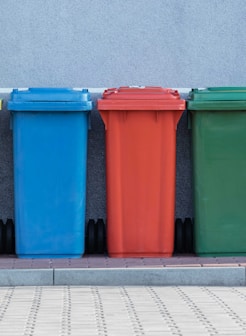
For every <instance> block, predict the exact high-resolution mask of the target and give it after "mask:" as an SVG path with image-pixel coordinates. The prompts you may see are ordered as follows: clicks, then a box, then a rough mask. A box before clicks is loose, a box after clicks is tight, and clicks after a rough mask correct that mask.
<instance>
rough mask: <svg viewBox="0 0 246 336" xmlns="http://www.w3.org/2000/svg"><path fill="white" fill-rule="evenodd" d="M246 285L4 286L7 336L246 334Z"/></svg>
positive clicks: (0, 300) (1, 317)
mask: <svg viewBox="0 0 246 336" xmlns="http://www.w3.org/2000/svg"><path fill="white" fill-rule="evenodd" d="M245 310H246V287H182V286H173V287H161V286H158V287H155V286H145V287H140V286H137V287H131V286H124V287H123V286H117V287H114V286H109V287H105V286H104V287H99V286H95V287H94V286H74V287H71V286H59V287H56V286H54V287H44V286H42V287H40V286H34V287H1V288H0V330H1V335H4V336H15V335H16V336H17V335H18V336H47V335H52V336H77V335H78V336H81V335H86V336H90V335H99V336H116V335H117V336H118V335H119V336H121V335H124V336H131V335H133V336H140V335H147V336H155V335H170V336H171V335H184V336H186V335H187V336H190V335H199V336H200V335H221V336H222V335H232V336H236V335H246V315H245Z"/></svg>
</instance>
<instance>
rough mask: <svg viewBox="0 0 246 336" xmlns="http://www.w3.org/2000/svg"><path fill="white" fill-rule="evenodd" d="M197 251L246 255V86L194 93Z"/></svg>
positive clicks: (191, 111)
mask: <svg viewBox="0 0 246 336" xmlns="http://www.w3.org/2000/svg"><path fill="white" fill-rule="evenodd" d="M187 108H188V112H189V113H188V115H189V116H190V120H191V128H192V152H193V189H194V245H195V246H194V249H195V252H196V254H197V255H199V256H213V257H216V256H238V255H246V87H214V88H207V89H193V90H192V91H191V92H190V94H189V99H188V101H187Z"/></svg>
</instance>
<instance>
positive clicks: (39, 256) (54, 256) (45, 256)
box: [17, 254, 83, 259]
mask: <svg viewBox="0 0 246 336" xmlns="http://www.w3.org/2000/svg"><path fill="white" fill-rule="evenodd" d="M82 257H83V255H82V254H17V258H20V259H30V258H31V259H58V258H60V259H64V258H73V259H74V258H82Z"/></svg>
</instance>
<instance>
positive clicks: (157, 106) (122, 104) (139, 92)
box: [97, 86, 185, 111]
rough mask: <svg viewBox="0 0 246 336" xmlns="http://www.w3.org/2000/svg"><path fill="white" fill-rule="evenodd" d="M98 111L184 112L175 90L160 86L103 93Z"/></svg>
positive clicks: (134, 87) (123, 87)
mask: <svg viewBox="0 0 246 336" xmlns="http://www.w3.org/2000/svg"><path fill="white" fill-rule="evenodd" d="M97 106H98V110H99V111H100V110H154V111H155V110H185V100H182V99H180V95H179V92H178V91H177V90H173V89H168V88H162V87H160V86H122V87H120V88H111V89H107V90H105V91H104V93H103V96H102V99H99V100H98V101H97Z"/></svg>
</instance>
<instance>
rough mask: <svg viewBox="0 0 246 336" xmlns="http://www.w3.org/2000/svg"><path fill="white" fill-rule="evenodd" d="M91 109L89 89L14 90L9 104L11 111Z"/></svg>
mask: <svg viewBox="0 0 246 336" xmlns="http://www.w3.org/2000/svg"><path fill="white" fill-rule="evenodd" d="M91 109H92V101H91V97H90V93H89V91H88V90H87V89H82V90H74V89H70V88H29V89H27V90H19V89H14V90H13V91H12V93H11V98H10V100H9V102H8V110H10V111H89V110H91Z"/></svg>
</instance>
